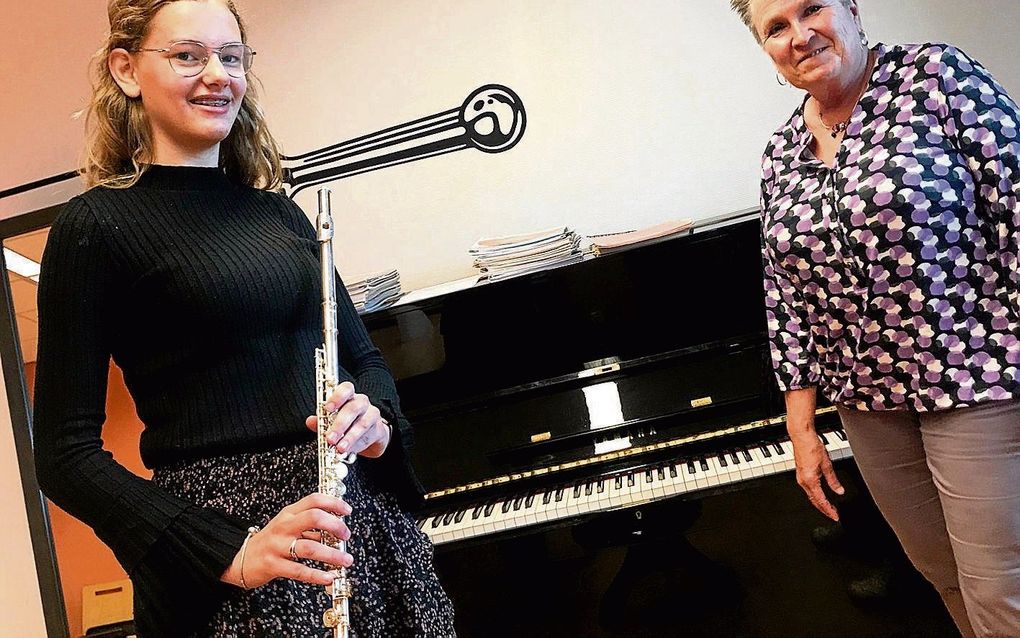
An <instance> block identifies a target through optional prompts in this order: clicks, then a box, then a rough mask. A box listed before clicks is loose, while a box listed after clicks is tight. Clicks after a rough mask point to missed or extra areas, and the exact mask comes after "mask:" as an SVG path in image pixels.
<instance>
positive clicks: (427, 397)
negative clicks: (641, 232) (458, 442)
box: [363, 215, 765, 420]
mask: <svg viewBox="0 0 1020 638" xmlns="http://www.w3.org/2000/svg"><path fill="white" fill-rule="evenodd" d="M748 217H750V218H748ZM759 228H760V226H759V223H758V219H757V215H751V216H745V217H744V218H743V219H741V220H738V221H736V222H735V223H729V224H725V225H714V226H712V227H711V229H710V230H707V231H701V230H697V229H695V232H693V233H692V234H690V235H686V236H682V237H678V238H675V239H671V240H667V241H663V242H660V243H657V244H653V245H650V246H641V247H636V248H633V249H629V250H623V251H621V252H618V253H614V254H611V255H606V256H602V257H598V258H595V259H590V260H586V261H584V262H581V263H577V264H573V265H569V266H563V267H560V268H556V269H552V270H548V271H542V272H537V273H532V274H528V275H523V276H520V277H517V278H514V279H510V280H505V281H501V282H496V283H491V284H485V285H480V286H476V287H473V288H468V289H465V290H459V291H456V292H452V293H449V294H446V295H443V296H440V297H435V298H431V299H425V300H421V301H418V302H415V303H411V304H405V305H401V306H397V307H393V308H388V309H384V310H380V311H376V312H374V313H369V314H366V315H364V317H363V319H364V321H365V324H366V326H367V327H368V329H369V331H370V333H371V337H372V339H373V341H374V342H375V343H376V345H377V346H378V347H379V348H380V349H381V350H382V352H383V354H384V356H385V357H386V360H387V362H388V363H389V365H390V367H391V369H392V370H393V373H394V376H395V377H396V379H397V387H398V390H399V392H400V397H401V402H402V405H403V408H404V412H405V413H406V414H407V415H408V417H410V418H412V420H421V418H422V417H426V416H431V415H435V414H437V413H443V412H447V411H451V410H453V411H462V410H463V409H465V406H470V405H478V404H479V402H482V401H487V400H490V399H492V398H494V397H499V396H504V395H507V394H517V393H520V392H525V391H527V392H530V391H534V390H537V389H540V388H543V387H547V386H550V385H556V384H560V383H564V382H570V381H572V380H576V379H577V378H578V377H579V375H580V376H581V377H585V376H589V375H595V374H597V373H599V372H600V371H612V370H615V369H616V368H617V366H620V367H622V368H624V371H625V369H626V368H627V367H628V366H630V365H634V364H636V363H640V362H643V361H644V362H647V361H648V359H649V358H652V359H656V358H660V359H661V358H664V357H665V358H668V357H669V356H670V353H675V352H684V353H689V352H690V351H692V350H697V349H699V348H709V347H712V344H718V343H725V342H727V341H731V340H734V339H746V338H747V337H748V336H757V337H759V338H760V337H761V336H762V335H763V334H764V332H765V310H764V297H763V293H762V266H761V256H760V255H761V250H760V230H759Z"/></svg>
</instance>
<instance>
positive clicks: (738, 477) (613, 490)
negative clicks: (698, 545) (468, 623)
mask: <svg viewBox="0 0 1020 638" xmlns="http://www.w3.org/2000/svg"><path fill="white" fill-rule="evenodd" d="M819 437H820V438H821V439H822V442H823V443H824V445H825V449H826V450H828V452H829V456H830V457H831V458H832V460H834V461H835V460H838V459H842V458H847V457H850V456H852V454H851V452H850V445H849V443H847V439H846V434H845V433H844V432H843V431H842V430H838V429H837V430H829V431H826V432H822V433H820V434H819ZM793 469H794V461H793V445H792V444H791V443H790V440H789V439H787V438H783V439H779V440H776V441H769V442H761V443H758V444H754V445H750V446H740V447H735V448H730V449H726V450H725V451H720V452H716V453H709V454H706V455H700V456H695V457H688V458H680V459H676V460H672V461H668V462H665V463H658V464H655V465H652V466H645V467H641V468H638V469H635V470H630V471H626V472H616V473H610V474H606V475H603V476H597V477H592V478H589V479H580V480H579V481H577V482H576V483H572V484H567V485H560V486H557V487H552V488H549V489H548V490H544V491H541V490H540V491H536V492H530V493H526V494H521V495H517V496H511V497H508V498H505V499H494V500H491V501H487V502H483V503H477V504H474V505H469V506H467V507H465V508H463V509H456V510H452V511H448V512H440V513H438V514H435V515H432V516H428V517H426V518H424V519H422V520H420V521H418V526H419V527H420V528H421V530H422V531H423V532H425V534H427V535H428V536H429V538H430V539H431V540H432V542H433V544H435V545H442V544H444V543H450V542H454V541H461V540H466V539H470V538H475V537H478V536H486V535H489V534H496V533H500V532H505V531H511V530H517V529H522V528H525V527H529V526H532V525H539V524H542V523H548V522H552V521H556V520H561V519H567V518H571V517H574V516H580V515H583V514H591V513H596V512H605V511H610V510H615V509H621V508H626V507H633V506H636V505H642V504H644V503H649V502H651V501H656V500H660V499H664V498H669V497H671V496H676V495H678V494H690V493H693V492H697V491H700V490H705V489H709V488H713V487H718V486H724V485H732V484H735V483H740V482H743V481H749V480H753V479H756V478H760V477H763V476H770V475H773V474H779V473H781V472H787V471H790V470H793Z"/></svg>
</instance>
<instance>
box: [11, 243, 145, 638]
mask: <svg viewBox="0 0 1020 638" xmlns="http://www.w3.org/2000/svg"><path fill="white" fill-rule="evenodd" d="M48 235H49V228H42V229H38V230H33V231H31V232H28V233H24V234H22V235H16V236H13V237H8V238H6V239H5V240H4V242H3V247H4V259H5V261H6V263H7V277H8V279H9V280H10V285H11V296H12V302H13V307H14V315H15V319H16V322H17V332H18V335H17V336H18V342H19V344H20V347H21V356H22V361H23V363H24V366H25V382H26V384H27V389H28V395H29V400H30V401H32V400H33V398H34V394H35V393H34V389H35V362H36V352H37V345H38V339H39V318H38V312H37V307H36V294H37V290H38V280H39V264H40V262H41V261H42V254H43V250H44V249H45V248H46V239H47V237H48ZM67 381H68V383H73V382H74V380H73V379H68V380H67ZM106 411H107V421H106V425H105V426H104V428H103V440H104V447H105V449H107V450H108V451H109V452H110V453H111V454H113V456H114V457H115V458H116V459H117V460H118V461H119V462H120V463H122V464H123V465H124V466H125V467H127V468H128V469H130V470H131V471H132V472H134V473H136V474H138V475H139V476H144V477H146V478H148V477H151V475H152V474H151V472H149V471H148V470H146V469H145V468H144V466H143V465H142V462H141V459H140V457H139V454H138V437H139V435H140V433H141V422H140V421H139V420H138V417H137V415H136V414H135V410H134V403H133V402H132V401H131V398H130V396H129V395H128V392H127V389H126V388H125V386H124V380H123V377H122V375H121V372H120V370H119V369H118V368H117V367H116V366H114V365H112V364H111V366H110V375H109V382H108V389H107V404H106ZM47 505H48V508H49V518H50V525H51V530H52V534H53V546H54V551H55V553H56V559H57V565H58V568H59V572H60V581H61V583H60V584H61V589H62V591H63V596H64V603H65V607H66V613H67V623H68V627H69V629H70V635H71V636H81V635H84V634H85V633H86V632H87V631H88V630H89V629H91V628H95V627H100V626H102V627H109V628H110V629H111V630H112V628H113V627H116V626H117V625H119V624H122V625H121V626H122V627H123V629H124V631H123V632H122V633H116V634H114V633H110V634H103V635H118V636H119V635H125V636H126V635H128V634H129V631H131V632H133V629H132V628H131V627H130V626H129V625H130V620H131V615H132V613H131V585H130V581H128V580H127V574H126V573H125V572H124V570H123V568H122V567H121V566H120V564H119V563H118V562H117V560H116V559H115V558H114V556H113V552H111V551H110V550H109V549H108V548H107V547H106V545H104V544H103V543H102V542H101V541H100V540H99V539H98V538H97V537H96V535H95V533H94V532H93V531H92V529H91V528H89V527H88V526H86V525H85V524H84V523H81V522H80V521H78V520H77V519H75V518H73V517H72V516H70V515H69V514H67V513H65V512H64V511H63V510H61V509H60V508H59V507H57V506H56V505H53V504H52V503H50V502H49V501H47Z"/></svg>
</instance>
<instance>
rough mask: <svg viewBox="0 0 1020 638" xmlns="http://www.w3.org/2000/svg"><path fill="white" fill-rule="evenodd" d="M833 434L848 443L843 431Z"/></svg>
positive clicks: (836, 431)
mask: <svg viewBox="0 0 1020 638" xmlns="http://www.w3.org/2000/svg"><path fill="white" fill-rule="evenodd" d="M833 432H835V433H836V436H838V437H839V439H840V440H841V441H846V432H844V431H843V430H833Z"/></svg>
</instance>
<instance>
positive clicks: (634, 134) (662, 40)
mask: <svg viewBox="0 0 1020 638" xmlns="http://www.w3.org/2000/svg"><path fill="white" fill-rule="evenodd" d="M0 2H2V4H0V15H2V16H3V19H2V21H0V36H2V37H0V78H2V79H3V90H2V91H0V150H2V153H0V189H4V188H9V187H12V186H15V185H19V184H22V183H25V182H28V181H32V180H35V179H39V178H42V177H47V176H50V175H53V174H56V173H61V172H64V171H67V170H70V169H72V168H73V167H74V166H76V163H77V157H78V154H79V151H80V138H81V124H80V122H75V121H72V120H71V118H70V115H71V113H72V112H74V111H75V110H77V109H80V108H81V107H82V106H83V105H84V101H85V98H86V96H87V93H88V83H87V80H86V73H85V64H86V60H87V59H88V58H89V56H90V55H91V54H92V52H93V51H94V50H95V49H96V48H97V47H98V45H99V43H100V40H101V37H102V34H103V31H104V29H105V26H106V23H105V19H106V18H105V2H102V0H75V1H74V2H67V1H66V0H34V1H33V2H23V1H20V0H0ZM239 2H240V3H241V4H242V7H243V8H244V10H245V13H246V15H247V18H248V22H249V27H250V31H251V42H252V44H253V46H254V47H255V48H256V49H257V50H258V51H259V55H258V57H257V61H256V65H257V66H256V69H257V71H258V73H259V75H260V76H261V78H262V80H263V82H264V85H265V90H264V96H265V100H264V102H265V106H266V109H267V111H268V112H269V114H270V119H271V122H272V124H273V127H274V130H275V132H276V134H277V136H278V138H279V139H280V141H281V142H282V144H283V146H284V149H285V151H286V152H288V153H291V154H294V153H299V152H302V151H304V150H309V149H311V148H316V147H319V146H323V145H326V144H329V143H333V142H338V141H341V140H345V139H349V138H352V137H355V136H358V135H362V134H364V133H367V132H371V131H375V130H378V129H381V128H383V127H386V126H390V125H393V124H397V123H402V122H406V121H409V120H412V119H415V118H418V117H421V116H423V115H426V114H430V113H435V112H438V111H442V110H446V109H448V108H452V107H454V106H457V105H459V103H460V101H461V100H463V99H464V98H465V97H466V96H467V94H468V92H470V91H471V90H473V89H474V88H476V87H478V86H480V85H482V84H486V83H489V82H498V83H502V84H506V85H507V86H509V87H511V88H512V89H514V90H515V91H516V92H517V93H518V94H519V95H520V96H521V98H522V100H523V102H524V104H525V107H526V109H527V113H528V130H527V132H526V133H525V135H524V139H523V140H522V142H521V143H520V144H519V145H518V146H517V147H515V148H513V149H512V150H510V151H509V152H507V153H503V154H497V155H485V154H482V153H479V152H475V151H461V152H458V153H453V154H450V155H446V156H443V157H440V158H435V159H429V160H425V161H423V162H416V163H412V164H409V165H404V166H399V167H395V168H390V169H385V170H382V171H378V172H375V173H370V174H366V175H361V176H357V177H353V178H350V179H346V180H342V181H340V182H338V183H336V184H334V185H333V189H334V200H333V201H334V211H335V213H336V214H337V216H338V217H339V218H340V219H341V220H342V221H343V222H344V223H345V228H346V234H347V237H341V238H340V239H339V240H338V241H337V242H336V244H337V252H338V255H337V263H338V265H339V266H340V267H341V269H342V270H343V271H344V272H347V273H349V274H359V273H363V272H367V271H371V270H376V269H381V268H387V267H391V266H395V267H397V268H399V270H400V272H401V277H402V279H403V281H404V287H405V289H411V288H416V287H421V286H425V285H428V284H432V283H436V282H440V281H445V280H449V279H454V278H457V277H460V276H463V275H466V274H470V273H471V268H470V260H469V259H468V256H467V253H466V251H467V248H468V246H470V244H471V243H472V242H473V241H474V240H475V239H477V238H478V237H480V236H488V235H495V234H504V233H512V232H520V231H526V230H532V229H537V228H541V227H545V226H549V225H554V224H560V223H562V224H569V225H571V226H573V227H575V228H576V229H578V230H579V231H582V232H588V233H595V232H608V231H613V230H621V229H627V228H633V227H640V226H644V225H650V224H653V223H655V222H658V221H662V220H664V219H668V218H673V217H681V216H692V217H705V216H709V215H714V214H717V213H721V212H727V211H732V210H736V209H740V208H745V207H748V206H753V205H755V204H756V201H757V170H758V169H757V166H758V155H759V153H760V151H761V148H762V146H763V144H764V142H765V139H766V137H767V136H768V134H769V133H770V132H771V131H772V130H773V129H774V128H776V127H777V126H778V125H779V124H780V123H782V121H783V120H785V118H786V117H787V115H788V113H789V112H790V111H791V110H792V109H793V107H794V105H795V104H796V103H797V101H798V99H799V98H798V96H797V94H796V93H795V92H794V91H792V90H790V89H788V88H783V87H780V86H778V85H777V84H776V82H775V78H774V74H773V72H772V69H771V67H770V65H769V63H768V61H767V59H766V58H765V57H764V55H763V54H762V53H761V51H760V50H759V49H758V47H757V46H756V45H755V43H754V41H753V39H752V38H751V36H750V34H749V33H747V31H746V30H745V29H744V27H743V25H742V24H740V22H739V21H738V19H737V18H736V17H735V16H734V15H733V14H732V13H731V12H730V11H729V10H728V2H727V1H726V0H711V1H710V0H630V1H625V0H614V1H609V0H509V1H507V0H499V1H497V0H428V1H424V0H343V1H335V0H334V1H323V0H288V1H287V2H280V1H279V0H239ZM861 5H862V11H863V15H864V22H865V26H866V27H867V30H868V33H869V35H870V37H871V40H872V41H873V42H875V41H886V42H907V41H924V40H946V41H950V42H953V43H955V44H957V45H959V46H961V47H963V48H964V49H965V50H967V51H969V52H970V53H971V54H972V55H974V56H975V57H977V58H978V59H979V60H981V61H983V62H984V63H985V65H986V66H987V67H989V68H990V69H991V70H992V71H993V73H994V74H995V75H996V76H997V77H998V78H999V80H1000V81H1001V82H1002V83H1003V84H1004V85H1005V86H1006V88H1007V89H1009V90H1011V91H1012V92H1013V93H1014V94H1015V95H1017V94H1020V57H1018V55H1017V54H1018V53H1020V50H1018V49H1020V47H1018V46H1017V41H1016V25H1018V24H1020V2H1017V1H1016V0H974V1H972V2H959V1H958V0H897V1H896V2H890V1H887V0H882V1H878V0H861ZM79 188H80V187H79V186H77V184H65V185H63V186H60V187H56V188H50V189H46V190H44V191H40V192H36V193H31V194H26V195H23V196H19V197H15V198H10V199H6V200H0V217H10V216H12V215H15V214H18V213H20V212H24V211H28V210H34V209H37V208H41V207H42V206H45V205H50V204H54V203H58V202H61V201H64V200H66V199H67V197H69V196H70V195H72V194H74V193H75V192H77V191H78V190H79ZM313 197H314V193H313V191H306V192H305V193H304V194H303V195H302V196H301V197H300V198H299V202H300V203H301V204H302V205H303V206H304V207H305V209H306V210H308V211H310V212H311V211H312V210H313V203H312V202H313ZM354 238H357V239H354ZM0 407H3V409H0V413H2V414H3V415H6V414H7V410H6V401H0ZM5 418H6V417H5ZM9 430H10V427H9V425H8V424H7V423H6V422H0V468H7V469H10V468H13V467H14V465H13V464H14V461H15V459H14V455H13V448H12V447H11V445H10V444H9V443H8V441H9V438H10V437H9ZM5 471H7V470H5ZM12 476H15V475H14V474H12ZM5 477H6V475H5ZM20 499H21V489H20V485H18V483H17V481H16V480H7V479H6V478H5V479H4V480H3V481H0V506H2V507H3V509H2V510H0V517H2V519H3V520H5V521H10V525H9V526H4V531H3V536H0V547H4V548H5V550H7V551H6V555H7V559H6V560H5V578H3V579H0V583H2V585H0V617H3V618H5V622H9V619H11V618H15V619H17V621H18V622H24V623H26V624H25V625H23V626H24V627H25V628H26V629H25V631H23V632H21V633H19V634H18V635H24V636H33V635H42V634H41V630H39V631H38V632H36V631H35V629H34V627H40V626H41V625H38V615H39V613H40V612H39V605H38V600H33V598H32V597H33V596H34V595H35V592H36V590H35V589H34V588H33V587H23V586H21V585H20V584H19V583H21V582H23V579H25V578H31V572H30V567H31V552H30V551H28V549H27V544H26V539H25V533H26V529H27V527H26V526H24V525H23V522H24V509H23V503H22V505H21V506H20V509H19V506H18V503H19V502H21V500H20ZM11 569H14V570H21V574H20V575H19V576H18V577H17V578H13V579H12V578H9V577H6V575H7V574H9V573H12V572H10V571H9V570H11ZM32 569H34V568H32ZM36 598H37V597H36Z"/></svg>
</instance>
